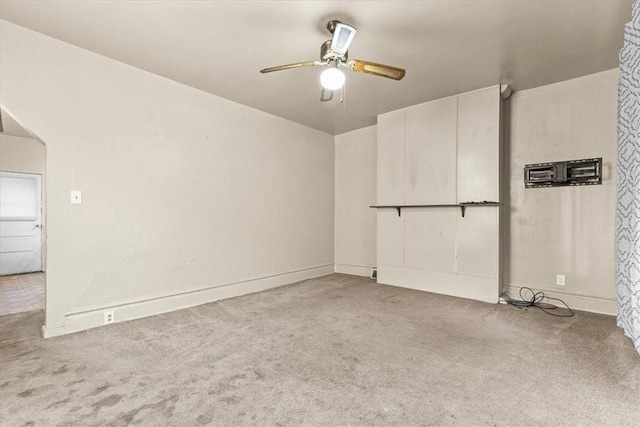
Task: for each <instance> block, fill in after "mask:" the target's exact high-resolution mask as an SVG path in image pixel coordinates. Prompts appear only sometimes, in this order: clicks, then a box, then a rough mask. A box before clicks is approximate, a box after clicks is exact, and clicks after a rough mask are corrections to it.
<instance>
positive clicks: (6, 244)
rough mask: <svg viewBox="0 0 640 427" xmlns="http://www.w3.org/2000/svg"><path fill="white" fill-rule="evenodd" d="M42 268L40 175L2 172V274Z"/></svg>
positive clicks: (28, 271)
mask: <svg viewBox="0 0 640 427" xmlns="http://www.w3.org/2000/svg"><path fill="white" fill-rule="evenodd" d="M34 271H42V211H41V176H40V175H31V174H24V173H9V172H0V276H6V275H9V274H19V273H31V272H34Z"/></svg>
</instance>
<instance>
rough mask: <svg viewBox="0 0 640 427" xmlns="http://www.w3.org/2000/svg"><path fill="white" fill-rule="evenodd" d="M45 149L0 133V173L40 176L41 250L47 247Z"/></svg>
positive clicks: (44, 264) (43, 256) (44, 267)
mask: <svg viewBox="0 0 640 427" xmlns="http://www.w3.org/2000/svg"><path fill="white" fill-rule="evenodd" d="M45 158H46V148H45V146H44V144H43V143H42V142H40V141H38V140H37V139H33V138H23V137H19V136H13V135H7V134H5V133H0V171H2V172H18V173H30V174H36V175H42V184H41V185H42V248H43V249H44V248H46V247H47V221H46V215H47V210H46V205H45V201H46V194H47V190H46V176H45ZM46 264H47V258H46V252H45V251H44V250H43V251H42V269H43V270H44V269H46Z"/></svg>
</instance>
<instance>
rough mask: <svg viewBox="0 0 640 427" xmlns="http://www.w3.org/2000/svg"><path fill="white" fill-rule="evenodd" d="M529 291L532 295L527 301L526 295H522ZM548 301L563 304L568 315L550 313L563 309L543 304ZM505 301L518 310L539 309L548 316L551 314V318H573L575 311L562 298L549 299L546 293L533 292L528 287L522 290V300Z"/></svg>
mask: <svg viewBox="0 0 640 427" xmlns="http://www.w3.org/2000/svg"><path fill="white" fill-rule="evenodd" d="M524 290H527V291H529V292H530V293H531V298H529V299H527V298H525V297H524V295H523V294H522V291H524ZM544 299H547V300H554V301H560V302H561V303H562V305H564V306H565V307H566V309H567V310H569V313H568V314H555V313H552V312H550V311H549V310H556V309H558V308H562V307H558V306H557V305H554V304H550V303H547V302H542V300H544ZM505 301H506V302H507V304H510V305H513V306H515V307H518V308H526V307H537V308H539V309H540V310H542V311H544V312H545V313H547V314H550V315H551V316H556V317H573V310H571V307H569V306H568V305H567V303H566V302H564V301H562V300H561V299H560V298H551V297H548V296H546V295H545V294H544V292H542V291H540V292H533V290H532V289H531V288H527V287H522V288H520V299H519V300H517V299H511V298H505Z"/></svg>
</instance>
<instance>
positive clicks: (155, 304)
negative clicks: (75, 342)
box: [42, 264, 334, 338]
mask: <svg viewBox="0 0 640 427" xmlns="http://www.w3.org/2000/svg"><path fill="white" fill-rule="evenodd" d="M333 272H334V264H326V265H321V266H316V267H310V268H306V269H301V270H296V271H291V272H287V273H281V274H276V275H272V276H267V277H262V278H257V279H252V280H246V281H241V282H236V283H228V284H223V285H216V286H212V287H209V288H204V289H196V290H190V291H186V292H179V293H174V294H169V295H162V296H158V297H153V298H146V299H141V300H137V301H129V302H123V303H119V304H112V305H109V306H100V307H91V308H86V309H82V310H79V311H75V312H70V313H67V314H66V315H65V324H64V326H62V327H56V328H51V329H48V328H46V325H45V326H43V329H42V334H43V336H44V337H45V338H51V337H55V336H59V335H66V334H70V333H74V332H80V331H84V330H87V329H92V328H97V327H99V326H103V325H104V311H105V310H109V311H113V312H114V315H115V322H116V323H120V322H126V321H128V320H134V319H140V318H143V317H148V316H153V315H156V314H162V313H167V312H170V311H175V310H180V309H183V308H189V307H194V306H197V305H202V304H208V303H210V302H215V301H219V300H223V299H227V298H234V297H238V296H242V295H247V294H252V293H255V292H260V291H265V290H267V289H272V288H277V287H279V286H284V285H289V284H291V283H295V282H299V281H301V280H307V279H312V278H315V277H320V276H326V275H328V274H332V273H333Z"/></svg>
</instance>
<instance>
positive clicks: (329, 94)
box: [320, 88, 333, 102]
mask: <svg viewBox="0 0 640 427" xmlns="http://www.w3.org/2000/svg"><path fill="white" fill-rule="evenodd" d="M332 99H333V91H332V90H329V89H324V88H323V89H322V92H320V101H322V102H326V101H331V100H332Z"/></svg>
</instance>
